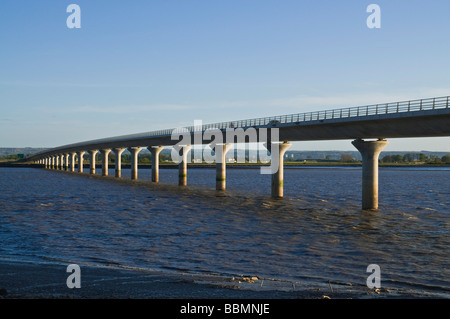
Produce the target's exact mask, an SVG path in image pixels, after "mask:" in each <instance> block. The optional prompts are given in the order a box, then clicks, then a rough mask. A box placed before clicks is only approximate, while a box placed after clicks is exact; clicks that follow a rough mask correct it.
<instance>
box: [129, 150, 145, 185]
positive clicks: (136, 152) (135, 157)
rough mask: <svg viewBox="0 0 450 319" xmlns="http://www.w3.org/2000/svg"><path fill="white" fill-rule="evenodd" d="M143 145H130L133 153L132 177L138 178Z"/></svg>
mask: <svg viewBox="0 0 450 319" xmlns="http://www.w3.org/2000/svg"><path fill="white" fill-rule="evenodd" d="M141 150H142V147H129V148H128V151H129V152H130V153H131V179H138V156H139V152H140V151H141Z"/></svg>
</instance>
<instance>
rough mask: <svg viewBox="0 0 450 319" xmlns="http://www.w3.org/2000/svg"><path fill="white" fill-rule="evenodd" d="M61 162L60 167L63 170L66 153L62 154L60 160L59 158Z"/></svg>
mask: <svg viewBox="0 0 450 319" xmlns="http://www.w3.org/2000/svg"><path fill="white" fill-rule="evenodd" d="M59 161H60V162H59V169H60V170H61V171H63V170H64V154H61V155H60V160H59Z"/></svg>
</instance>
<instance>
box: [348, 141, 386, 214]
mask: <svg viewBox="0 0 450 319" xmlns="http://www.w3.org/2000/svg"><path fill="white" fill-rule="evenodd" d="M352 144H353V146H355V147H356V149H357V150H358V151H359V152H360V153H361V156H362V209H364V210H377V209H378V158H379V155H380V153H381V151H382V150H383V149H384V148H385V147H386V145H387V144H388V141H386V140H384V139H379V140H378V141H364V140H362V139H356V140H354V141H353V142H352Z"/></svg>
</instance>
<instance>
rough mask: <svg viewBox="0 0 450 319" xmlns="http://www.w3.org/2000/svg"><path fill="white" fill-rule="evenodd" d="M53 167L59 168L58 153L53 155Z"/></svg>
mask: <svg viewBox="0 0 450 319" xmlns="http://www.w3.org/2000/svg"><path fill="white" fill-rule="evenodd" d="M55 169H56V170H59V155H56V156H55Z"/></svg>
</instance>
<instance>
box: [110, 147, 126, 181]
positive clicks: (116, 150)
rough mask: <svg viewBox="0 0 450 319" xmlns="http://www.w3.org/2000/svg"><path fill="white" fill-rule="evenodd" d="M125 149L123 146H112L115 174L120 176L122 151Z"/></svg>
mask: <svg viewBox="0 0 450 319" xmlns="http://www.w3.org/2000/svg"><path fill="white" fill-rule="evenodd" d="M124 151H125V149H124V148H114V149H113V152H114V156H115V164H116V165H115V176H116V177H118V178H120V177H121V176H122V153H123V152H124Z"/></svg>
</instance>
